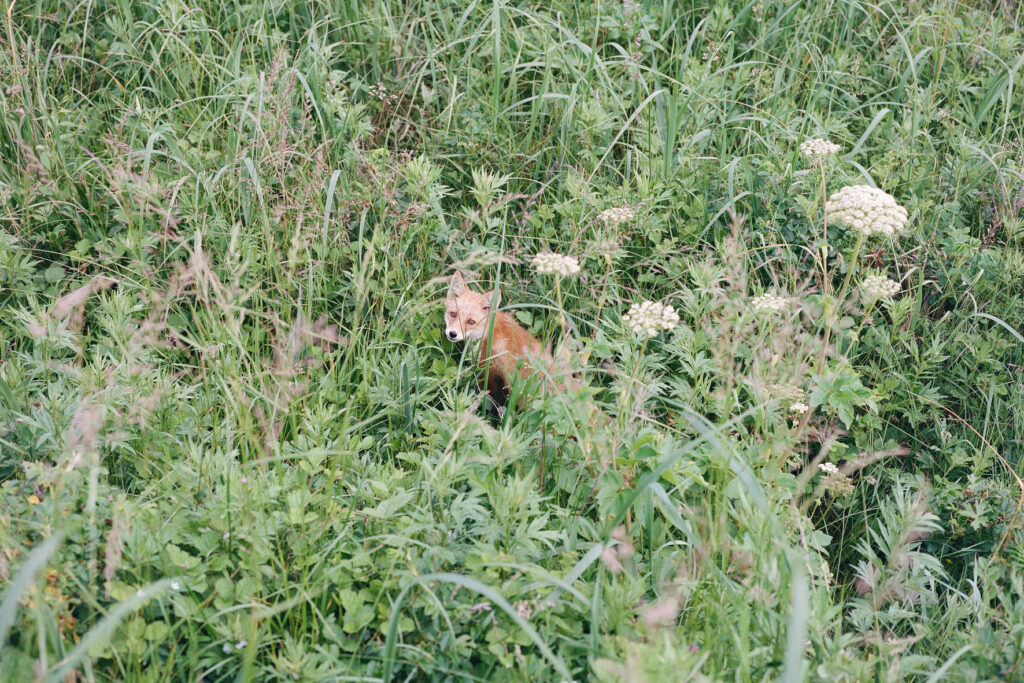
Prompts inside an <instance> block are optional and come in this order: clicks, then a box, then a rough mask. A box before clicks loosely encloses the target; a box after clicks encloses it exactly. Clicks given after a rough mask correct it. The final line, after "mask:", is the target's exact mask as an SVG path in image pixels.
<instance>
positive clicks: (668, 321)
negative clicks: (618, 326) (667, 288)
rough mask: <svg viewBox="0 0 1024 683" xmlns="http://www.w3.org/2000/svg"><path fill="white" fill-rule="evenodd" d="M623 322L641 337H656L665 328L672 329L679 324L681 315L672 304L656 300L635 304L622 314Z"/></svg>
mask: <svg viewBox="0 0 1024 683" xmlns="http://www.w3.org/2000/svg"><path fill="white" fill-rule="evenodd" d="M622 320H623V322H625V323H626V324H627V325H629V326H630V327H631V328H632V330H633V332H635V333H636V334H638V335H640V336H641V337H654V336H656V335H657V334H658V333H659V332H661V331H663V330H671V329H672V328H673V327H675V326H676V325H678V324H679V315H678V314H677V313H676V311H675V309H674V308H672V307H671V306H668V305H665V304H660V303H658V302H656V301H644V302H643V303H639V304H633V305H632V306H630V307H629V312H628V313H626V315H624V316H622Z"/></svg>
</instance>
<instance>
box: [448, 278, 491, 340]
mask: <svg viewBox="0 0 1024 683" xmlns="http://www.w3.org/2000/svg"><path fill="white" fill-rule="evenodd" d="M494 294H495V293H494V290H493V289H492V290H491V291H488V292H477V291H475V290H473V289H470V288H469V285H467V284H466V280H465V278H463V276H462V272H461V271H458V270H457V271H455V275H453V276H452V283H451V286H450V287H449V288H448V296H447V297H446V298H445V302H444V322H445V330H444V336H445V337H447V338H448V339H450V340H451V341H462V340H463V339H482V338H483V336H484V335H485V334H486V333H487V327H488V316H490V314H491V302H492V300H494ZM499 296H500V293H499ZM494 305H495V306H497V302H496V301H495V304H494Z"/></svg>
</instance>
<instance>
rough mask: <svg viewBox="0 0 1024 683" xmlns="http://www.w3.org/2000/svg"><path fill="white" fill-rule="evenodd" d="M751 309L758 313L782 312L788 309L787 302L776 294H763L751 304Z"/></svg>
mask: <svg viewBox="0 0 1024 683" xmlns="http://www.w3.org/2000/svg"><path fill="white" fill-rule="evenodd" d="M750 307H751V308H753V309H754V312H756V313H770V312H773V311H781V310H783V309H785V308H786V300H785V299H783V298H782V297H781V296H777V295H775V294H762V295H761V296H758V297H754V300H753V301H751V302H750Z"/></svg>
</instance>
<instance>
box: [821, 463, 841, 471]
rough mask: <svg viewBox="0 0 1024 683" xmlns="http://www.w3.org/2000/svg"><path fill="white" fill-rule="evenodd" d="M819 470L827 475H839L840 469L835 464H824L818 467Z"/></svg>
mask: <svg viewBox="0 0 1024 683" xmlns="http://www.w3.org/2000/svg"><path fill="white" fill-rule="evenodd" d="M818 469H819V470H821V471H822V472H824V473H825V474H839V468H838V467H837V466H836V464H835V463H834V462H823V463H821V464H820V465H818Z"/></svg>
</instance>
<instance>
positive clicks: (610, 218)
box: [597, 206, 636, 227]
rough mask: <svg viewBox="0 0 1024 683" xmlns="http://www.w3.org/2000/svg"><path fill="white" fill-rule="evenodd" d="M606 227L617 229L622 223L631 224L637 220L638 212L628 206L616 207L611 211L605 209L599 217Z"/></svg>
mask: <svg viewBox="0 0 1024 683" xmlns="http://www.w3.org/2000/svg"><path fill="white" fill-rule="evenodd" d="M597 217H598V219H600V220H601V221H602V222H603V223H604V224H605V225H607V226H609V227H615V226H617V225H621V224H622V223H629V222H630V221H632V220H633V219H634V218H636V211H634V210H633V209H631V208H629V207H628V206H620V207H614V208H611V209H605V210H604V211H602V212H601V213H599V214H598V215H597Z"/></svg>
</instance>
